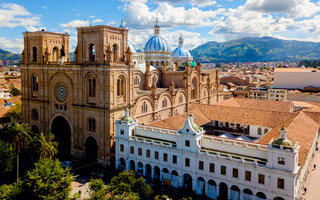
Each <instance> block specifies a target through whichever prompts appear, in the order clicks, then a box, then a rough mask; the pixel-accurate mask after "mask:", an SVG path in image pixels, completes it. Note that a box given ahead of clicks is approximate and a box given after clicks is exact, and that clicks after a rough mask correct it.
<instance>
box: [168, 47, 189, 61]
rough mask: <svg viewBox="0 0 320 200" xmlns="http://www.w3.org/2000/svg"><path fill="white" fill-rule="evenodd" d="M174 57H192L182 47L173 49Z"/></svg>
mask: <svg viewBox="0 0 320 200" xmlns="http://www.w3.org/2000/svg"><path fill="white" fill-rule="evenodd" d="M173 57H174V58H192V56H191V54H190V52H189V50H188V49H186V48H184V47H178V48H176V49H175V50H174V51H173Z"/></svg>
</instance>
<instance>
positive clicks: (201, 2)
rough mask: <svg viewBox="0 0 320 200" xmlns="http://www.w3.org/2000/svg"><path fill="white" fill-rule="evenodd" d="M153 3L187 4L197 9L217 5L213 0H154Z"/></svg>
mask: <svg viewBox="0 0 320 200" xmlns="http://www.w3.org/2000/svg"><path fill="white" fill-rule="evenodd" d="M154 1H157V2H167V3H172V4H178V3H188V4H191V5H192V6H199V7H206V6H212V5H215V4H216V3H217V2H216V1H214V0H154Z"/></svg>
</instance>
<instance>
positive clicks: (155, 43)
mask: <svg viewBox="0 0 320 200" xmlns="http://www.w3.org/2000/svg"><path fill="white" fill-rule="evenodd" d="M169 51H170V49H169V45H168V43H167V41H166V40H165V39H164V38H163V37H161V36H159V35H155V36H152V37H151V38H150V39H149V40H148V42H147V44H146V46H145V47H144V52H169Z"/></svg>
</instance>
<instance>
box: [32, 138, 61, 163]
mask: <svg viewBox="0 0 320 200" xmlns="http://www.w3.org/2000/svg"><path fill="white" fill-rule="evenodd" d="M53 139H54V135H53V134H51V133H49V134H48V135H44V134H43V133H40V134H35V135H34V137H33V138H32V141H31V142H32V145H33V148H34V150H35V152H36V153H37V154H38V155H39V159H41V158H50V159H51V158H52V157H54V156H55V155H56V154H57V153H58V148H57V147H58V143H57V142H55V141H53Z"/></svg>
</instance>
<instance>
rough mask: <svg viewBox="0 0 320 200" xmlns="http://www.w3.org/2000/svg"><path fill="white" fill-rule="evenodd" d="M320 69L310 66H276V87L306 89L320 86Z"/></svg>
mask: <svg viewBox="0 0 320 200" xmlns="http://www.w3.org/2000/svg"><path fill="white" fill-rule="evenodd" d="M319 77H320V70H317V69H313V68H311V69H308V68H276V69H275V70H274V88H282V89H304V88H305V87H309V86H312V87H316V88H317V87H320V78H319Z"/></svg>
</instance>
